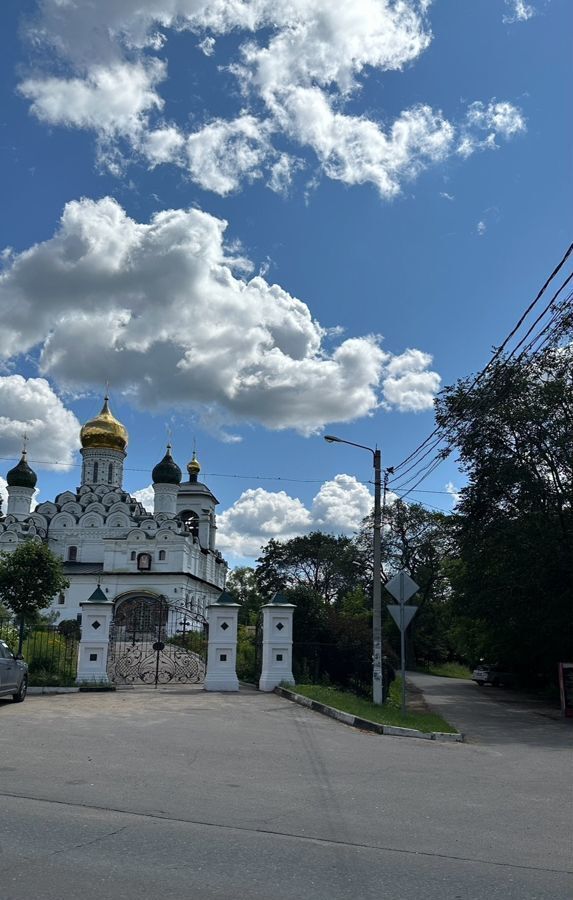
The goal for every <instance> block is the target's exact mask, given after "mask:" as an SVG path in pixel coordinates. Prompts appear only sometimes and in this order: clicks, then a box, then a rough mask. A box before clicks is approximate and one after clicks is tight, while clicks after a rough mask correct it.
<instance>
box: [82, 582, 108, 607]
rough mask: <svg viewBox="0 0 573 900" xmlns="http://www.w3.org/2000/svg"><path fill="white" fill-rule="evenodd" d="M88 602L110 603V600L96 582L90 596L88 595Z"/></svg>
mask: <svg viewBox="0 0 573 900" xmlns="http://www.w3.org/2000/svg"><path fill="white" fill-rule="evenodd" d="M88 603H111V601H110V600H108V598H107V597H106V595H105V594H104V592H103V591H102V589H101V588H100V586H99V584H98V586H97V587H96V589H95V591H94V592H93V594H92V595H91V597H88Z"/></svg>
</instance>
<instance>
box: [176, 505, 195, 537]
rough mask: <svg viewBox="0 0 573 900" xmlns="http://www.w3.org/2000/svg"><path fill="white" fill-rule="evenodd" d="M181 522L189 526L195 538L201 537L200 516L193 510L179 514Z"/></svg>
mask: <svg viewBox="0 0 573 900" xmlns="http://www.w3.org/2000/svg"><path fill="white" fill-rule="evenodd" d="M179 518H180V519H181V521H182V522H183V523H184V524H185V525H186V526H187V528H188V529H189V531H190V532H191V534H192V535H193V537H195V538H196V537H199V516H198V515H197V513H196V512H193V510H191V509H186V510H184V511H183V512H182V513H180V514H179Z"/></svg>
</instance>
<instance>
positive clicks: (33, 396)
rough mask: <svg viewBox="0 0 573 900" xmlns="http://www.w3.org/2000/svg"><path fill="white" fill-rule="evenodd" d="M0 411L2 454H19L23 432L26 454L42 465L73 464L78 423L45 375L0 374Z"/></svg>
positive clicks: (78, 430) (46, 466)
mask: <svg viewBox="0 0 573 900" xmlns="http://www.w3.org/2000/svg"><path fill="white" fill-rule="evenodd" d="M0 410H1V415H0V455H1V456H12V457H19V456H20V453H21V450H22V440H23V436H24V434H26V435H27V437H28V451H29V457H30V458H31V459H34V458H35V459H37V460H40V461H41V462H42V467H43V468H58V469H60V468H62V466H63V467H66V466H67V467H69V466H71V465H73V463H74V452H75V451H76V450H77V449H78V448H79V433H80V423H79V422H78V420H77V419H76V417H75V415H74V414H73V413H72V412H71V411H70V410H69V409H66V408H65V406H64V405H63V403H62V401H61V400H60V398H59V397H58V396H57V395H56V394H55V393H54V391H53V390H52V388H51V387H50V385H49V384H48V382H47V381H46V380H45V379H44V378H28V379H26V378H24V377H23V376H22V375H6V376H0ZM58 463H60V464H61V465H57V464H58ZM38 465H39V464H38Z"/></svg>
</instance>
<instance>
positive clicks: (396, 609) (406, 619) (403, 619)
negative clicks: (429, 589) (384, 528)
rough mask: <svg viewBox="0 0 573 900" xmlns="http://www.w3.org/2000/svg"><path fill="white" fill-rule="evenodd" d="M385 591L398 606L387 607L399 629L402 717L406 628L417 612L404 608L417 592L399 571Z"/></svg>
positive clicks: (411, 580)
mask: <svg viewBox="0 0 573 900" xmlns="http://www.w3.org/2000/svg"><path fill="white" fill-rule="evenodd" d="M386 590H387V591H388V592H389V593H390V594H392V596H393V597H394V599H395V600H397V601H398V606H389V607H388V612H389V613H390V615H391V616H392V618H393V619H394V621H395V622H396V625H397V626H398V628H399V629H400V670H401V674H402V715H404V714H405V713H406V646H405V636H406V628H407V627H408V625H409V624H410V622H411V621H412V619H413V618H414V616H415V615H416V613H417V611H418V607H417V606H406V603H407V601H408V600H409V599H410V597H413V596H414V594H415V593H416V591H417V590H418V585H417V584H416V582H415V581H414V580H413V579H412V578H410V576H409V575H408V573H407V572H404V571H401V572H398V574H397V575H394V577H393V578H391V579H390V581H389V582H388V583H387V584H386Z"/></svg>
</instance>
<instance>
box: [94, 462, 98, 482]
mask: <svg viewBox="0 0 573 900" xmlns="http://www.w3.org/2000/svg"><path fill="white" fill-rule="evenodd" d="M97 476H98V464H97V462H95V463H94V481H97Z"/></svg>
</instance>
